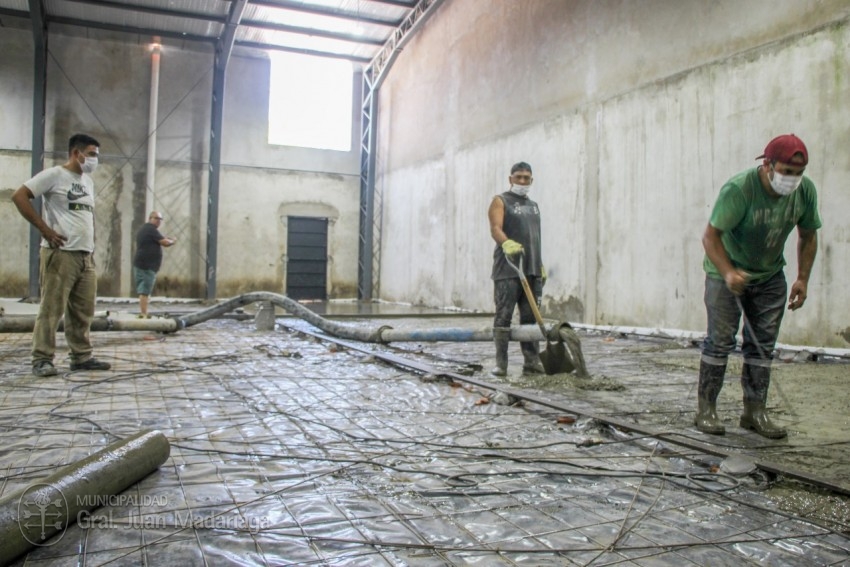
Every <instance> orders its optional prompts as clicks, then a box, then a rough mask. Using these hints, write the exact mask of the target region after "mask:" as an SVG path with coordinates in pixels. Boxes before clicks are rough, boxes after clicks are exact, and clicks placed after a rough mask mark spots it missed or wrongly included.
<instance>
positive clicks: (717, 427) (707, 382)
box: [694, 360, 726, 435]
mask: <svg viewBox="0 0 850 567" xmlns="http://www.w3.org/2000/svg"><path fill="white" fill-rule="evenodd" d="M725 374H726V365H725V364H722V365H721V364H709V363H707V362H705V361H704V360H700V363H699V386H698V387H697V414H696V416H695V417H694V425H695V426H696V428H697V429H699V430H700V431H702V432H703V433H708V434H710V435H723V434H724V433H726V428H725V427H723V424H722V423H720V419H719V418H718V417H717V396H718V395H720V390H721V389H722V388H723V376H724V375H725Z"/></svg>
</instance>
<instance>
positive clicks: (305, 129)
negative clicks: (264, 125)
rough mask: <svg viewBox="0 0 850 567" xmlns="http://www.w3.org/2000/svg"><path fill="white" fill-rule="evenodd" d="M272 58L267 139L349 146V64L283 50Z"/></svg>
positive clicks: (330, 147)
mask: <svg viewBox="0 0 850 567" xmlns="http://www.w3.org/2000/svg"><path fill="white" fill-rule="evenodd" d="M269 56H270V57H271V87H270V88H269V143H270V144H278V145H284V146H300V147H305V148H318V149H323V150H338V151H343V152H347V151H349V150H351V113H352V100H353V96H352V95H353V76H354V71H353V69H352V65H351V62H350V61H344V60H339V59H328V58H325V57H311V56H309V55H299V54H294V53H284V52H272V53H270V54H269Z"/></svg>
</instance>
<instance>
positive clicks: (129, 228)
mask: <svg viewBox="0 0 850 567" xmlns="http://www.w3.org/2000/svg"><path fill="white" fill-rule="evenodd" d="M14 23H15V19H14V18H10V19H8V21H7V20H6V19H4V24H7V25H8V26H9V27H4V28H3V31H2V33H0V52H2V53H4V57H3V58H0V100H2V101H3V104H2V105H0V223H2V224H0V236H2V239H3V242H4V246H3V247H2V252H0V254H2V255H0V296H24V295H26V294H27V288H28V282H27V278H28V275H27V274H28V271H27V265H28V225H27V223H26V222H25V221H24V220H23V219H22V218H21V217H20V215H19V214H18V213H17V211H16V210H15V208H14V205H12V204H11V202H10V201H9V197H10V196H11V194H12V192H13V191H14V190H15V189H17V188H18V187H19V186H20V185H21V184H22V183H23V182H24V181H26V180H27V179H28V178H29V177H30V161H31V152H30V147H31V138H32V97H33V95H32V93H33V71H32V66H33V49H32V33H31V32H30V31H29V30H28V29H27V27H26V26H27V25H28V22H25V21H24V22H20V21H19V22H18V26H17V27H16V26H14V25H10V24H14ZM149 41H150V38H142V37H137V36H128V35H127V34H120V33H107V32H97V31H92V30H88V31H84V30H80V28H70V27H62V26H52V27H51V28H50V34H49V40H48V46H49V51H50V56H49V59H48V70H47V119H46V128H45V131H46V142H45V149H46V155H45V166H49V165H54V164H56V163H63V162H64V161H65V159H66V156H67V146H66V144H67V139H68V137H69V136H70V134H72V133H74V132H77V131H83V132H87V133H90V134H92V135H93V136H95V137H96V138H97V139H98V140H99V141H100V142H101V144H102V148H101V156H102V158H101V166H100V167H99V168H98V170H97V171H96V172H95V175H94V179H95V189H96V195H97V206H96V216H95V222H96V231H97V246H96V261H97V263H98V266H99V276H100V278H99V294H100V295H102V296H127V295H133V293H132V289H131V281H130V280H131V265H132V256H133V253H134V250H135V244H134V240H135V239H134V235H135V233H136V231H137V230H138V228H139V227H140V226H141V225H142V224H143V223H144V222H145V220H146V218H147V211H146V210H145V191H146V177H145V176H146V160H147V145H146V140H147V132H148V108H149V99H150V77H151V62H150V53H149V51H148V45H149ZM212 66H213V56H212V48H211V47H210V46H206V45H201V44H197V43H191V42H185V43H182V42H177V43H175V42H169V41H168V40H166V41H165V42H164V45H163V49H162V57H161V66H160V82H159V99H158V101H159V102H158V108H159V120H158V124H159V125H158V131H157V164H156V165H157V170H156V183H155V197H154V203H155V206H156V208H157V209H159V210H161V211H162V212H163V213H164V216H165V221H164V222H163V224H162V226H161V230H162V232H163V234H166V235H171V236H175V237H177V238H178V244H177V245H176V246H173V247H171V248H169V249H167V250H165V253H164V262H163V267H162V270H161V271H160V273H159V278H158V283H157V289H156V290H155V292H154V293H155V295H168V296H172V297H173V296H179V297H202V296H203V295H204V293H205V287H204V282H205V271H206V234H207V222H206V209H207V189H208V171H209V163H208V161H209V127H210V126H209V125H210V113H211V90H212V79H213V68H212ZM268 87H269V60H268V59H267V58H266V57H263V56H258V55H257V54H256V53H252V52H248V51H241V52H235V53H234V55H233V56H232V57H231V60H230V63H229V66H228V73H227V78H226V87H225V113H224V132H223V143H222V167H221V182H220V191H219V192H220V205H219V225H218V238H219V240H218V273H217V292H218V295H219V296H222V297H226V296H229V295H233V294H236V293H239V292H242V291H247V290H268V291H275V292H282V291H284V290H285V282H286V245H287V242H286V226H287V216H288V215H292V214H296V215H300V216H320V217H324V218H328V221H329V227H330V230H329V242H328V253H329V264H328V293H329V295H330V297H345V298H350V297H354V296H355V295H356V286H357V242H358V238H357V235H358V226H359V173H360V172H359V167H360V162H359V155H358V151H359V144H358V143H357V141H358V140H359V122H357V120H359V116H360V115H359V113H358V112H356V109H358V108H359V101H357V100H356V97H355V100H354V101H353V103H352V105H353V106H352V109H353V112H354V116H355V123H354V126H353V128H352V150H351V151H350V152H337V151H322V150H314V149H305V148H294V147H285V146H272V145H269V144H268V142H267V133H268V104H269V99H268V97H269V94H268ZM352 89H353V92H354V93H355V95H356V96H359V94H360V88H359V76H355V77H354V78H353V80H352ZM293 211H295V212H293Z"/></svg>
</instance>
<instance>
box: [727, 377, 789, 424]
mask: <svg viewBox="0 0 850 567" xmlns="http://www.w3.org/2000/svg"><path fill="white" fill-rule="evenodd" d="M741 387H742V389H743V390H744V413H743V414H742V415H741V421H740V422H739V423H740V425H741V427H743V428H744V429H752V430H753V431H755V432H756V433H758V434H759V435H761V436H762V437H767V438H768V439H783V438H784V437H786V436H787V435H788V432H787V431H785V429H783V428H781V427H779V426H778V425H774V424H773V422H771V421H770V418H769V417H767V412H766V408H767V390H768V388H770V367H767V366H755V365H752V364H746V363H745V364H744V369H743V372H742V373H741Z"/></svg>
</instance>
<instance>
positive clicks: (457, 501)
mask: <svg viewBox="0 0 850 567" xmlns="http://www.w3.org/2000/svg"><path fill="white" fill-rule="evenodd" d="M308 305H309V304H308ZM101 307H102V308H103V309H108V310H110V311H112V312H126V316H131V315H130V314H131V312H132V311H133V310H134V309H137V306H135V305H133V304H132V303H120V302H119V303H107V304H105V305H103V306H100V307H99V308H101ZM201 308H203V306H201V305H197V304H191V303H161V304H157V303H154V304H153V305H152V312H154V313H155V314H156V315H157V316H160V317H165V316H169V315H170V314H171V313H173V312H174V311H175V310H186V309H201ZM311 308H313V309H315V310H316V311H317V312H319V313H322V314H323V315H326V316H329V317H334V316H338V317H339V318H340V320H341V321H344V323H345V324H346V325H368V326H380V325H389V326H392V327H394V328H404V327H408V328H430V327H433V326H437V325H443V326H451V327H464V326H469V327H484V326H488V325H489V324H490V322H491V320H490V319H489V318H488V317H486V316H485V315H481V314H478V315H476V314H463V313H457V312H439V311H436V310H423V309H418V308H413V307H407V306H378V307H376V306H375V305H374V304H373V305H371V306H368V307H363V306H357V305H355V306H352V305H349V304H337V305H334V304H327V303H325V304H316V305H313V306H311ZM245 311H246V313H244V315H243V316H242V317H238V316H234V317H224V318H218V319H213V320H210V321H208V322H205V323H202V324H199V325H197V326H193V327H190V328H186V329H183V330H180V331H178V332H176V333H171V334H162V333H153V332H144V331H136V332H125V331H122V332H115V331H113V332H101V333H93V335H92V336H93V342H94V345H95V356H97V357H98V358H99V359H103V360H106V361H108V362H110V363H111V364H112V365H113V368H112V370H111V371H107V372H82V371H80V372H70V371H69V367H68V360H67V349H66V347H65V343H64V338H63V337H62V336H61V334H60V335H59V338H58V346H59V348H58V351H57V359H56V364H57V368H58V369H59V370H60V374H59V375H58V376H55V377H51V378H34V377H33V376H32V375H31V374H30V368H29V352H30V346H31V341H30V335H29V334H28V333H7V334H2V335H0V427H2V431H3V438H4V443H3V444H2V448H0V476H2V483H0V498H2V499H3V501H5V502H6V504H7V505H12V504H10V499H14V497H15V495H16V494H18V493H20V491H22V490H23V489H25V488H26V487H27V486H28V485H31V484H33V483H37V482H39V481H40V480H41V479H43V478H45V477H46V476H48V475H50V474H51V473H54V472H56V471H57V470H60V469H61V467H63V466H66V465H69V464H72V463H74V462H76V461H78V460H80V459H83V458H85V457H86V456H88V455H90V454H92V453H94V452H96V451H98V450H100V449H102V448H104V447H105V446H107V445H109V444H111V443H115V442H116V441H119V440H121V439H126V438H128V437H130V436H132V435H135V434H137V433H139V432H140V431H146V430H157V431H160V432H162V433H163V434H164V435H165V436H166V437H167V439H168V441H169V443H170V456H169V457H168V458H167V460H166V461H165V463H163V464H162V465H161V466H160V467H159V468H158V469H157V470H155V471H154V472H153V473H151V474H150V475H148V476H146V477H145V478H144V479H143V480H141V481H140V482H138V483H136V484H134V485H133V486H131V487H129V488H128V489H127V491H125V492H124V493H123V494H124V495H125V498H122V499H116V500H115V501H114V502H109V503H107V504H108V505H106V506H101V507H99V508H97V509H96V510H94V511H92V512H91V513H89V514H87V515H86V516H85V518H83V519H82V521H80V522H78V523H74V524H72V525H70V526H66V527H63V529H62V530H61V532H60V533H59V534H58V535H57V536H55V537H53V538H52V539H49V540H47V541H45V542H36V544H35V545H33V547H32V549H31V550H30V551H29V552H28V553H27V554H25V555H22V556H19V557H18V558H17V559H15V560H14V561H13V562H12V563H11V564H13V565H27V566H29V565H39V566H41V565H44V566H53V565H71V564H73V565H86V566H92V565H140V564H143V565H166V564H168V565H181V566H189V565H293V564H296V565H370V566H371V565H488V566H490V565H535V566H540V565H600V566H601V565H676V566H683V565H702V566H709V565H710V566H716V565H746V564H760V565H840V564H846V563H847V562H848V557H850V510H849V509H848V502H850V499H848V497H847V495H848V494H850V466H848V465H850V449H849V448H848V443H850V442H848V438H847V435H846V431H847V425H848V424H847V420H848V417H847V416H848V415H850V400H848V397H847V396H846V378H847V375H848V369H850V361H848V360H846V359H842V358H831V357H824V356H814V357H811V356H809V357H801V356H793V357H791V356H786V357H782V356H780V360H779V361H777V363H776V365H775V371H774V383H773V386H772V388H771V393H770V400H769V406H770V410H771V416H772V417H773V418H774V420H775V421H777V422H778V423H779V424H781V425H783V426H785V427H787V428H788V430H789V437H788V438H787V439H785V440H779V441H771V440H767V439H764V438H761V437H759V436H757V435H756V434H754V433H752V432H747V431H743V430H741V429H740V428H739V427H738V425H737V416H738V414H739V412H740V409H741V401H740V395H741V388H740V385H739V383H738V381H737V378H736V376H737V375H738V373H739V371H740V358H739V357H738V358H734V359H733V360H732V363H731V364H730V368H729V371H728V374H727V380H726V384H725V386H724V389H723V392H722V393H721V398H720V407H719V409H720V413H721V414H722V417H723V418H724V421H725V424H726V427H727V435H725V436H723V437H709V436H705V435H703V434H701V433H699V432H698V431H697V430H696V429H695V428H694V427H693V409H694V405H695V396H696V390H695V388H696V369H697V367H698V364H699V351H698V349H697V348H696V346H695V345H694V344H693V342H692V341H688V340H683V339H670V338H660V337H639V336H630V335H627V334H622V333H611V332H602V331H582V330H581V329H580V328H579V330H578V333H579V336H580V338H581V340H582V349H583V353H584V357H585V360H586V362H587V366H588V370H589V371H590V377H588V378H579V377H577V376H575V375H572V374H571V375H553V376H546V375H523V374H522V372H521V368H520V361H519V359H520V355H519V346H518V345H517V344H516V343H512V344H511V356H512V359H511V366H510V368H509V374H508V376H506V377H504V378H495V377H493V376H491V375H490V374H489V373H488V370H489V368H490V367H491V366H492V364H493V347H492V345H491V344H490V343H486V342H455V343H421V342H408V343H394V344H390V345H385V344H367V343H357V344H352V343H351V342H350V341H339V340H335V339H334V338H333V337H327V336H324V335H323V334H322V332H321V331H320V330H318V329H316V328H314V327H312V326H311V325H309V324H307V323H306V322H304V321H302V320H300V319H297V318H293V317H288V316H285V314H283V313H281V312H279V313H278V317H277V320H276V326H275V328H274V329H273V330H257V328H256V326H255V324H254V321H253V319H252V317H251V314H252V311H251V308H246V310H245ZM781 354H782V353H780V355H781ZM405 361H410V363H409V364H407V363H405ZM496 391H498V392H501V394H502V395H494V393H495V392H496ZM632 426H633V427H632ZM703 449H704V450H703ZM113 504H114V505H113ZM0 563H2V561H0Z"/></svg>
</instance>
